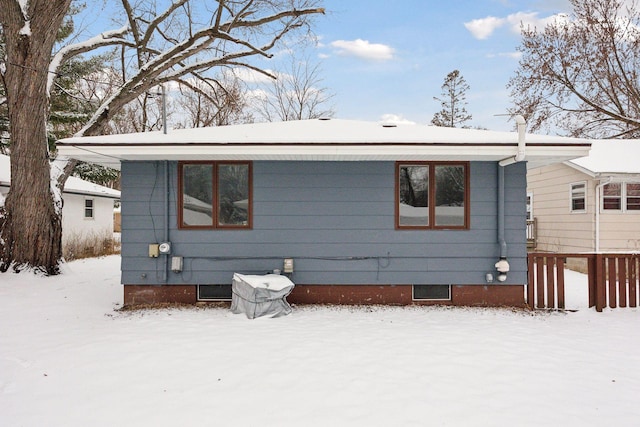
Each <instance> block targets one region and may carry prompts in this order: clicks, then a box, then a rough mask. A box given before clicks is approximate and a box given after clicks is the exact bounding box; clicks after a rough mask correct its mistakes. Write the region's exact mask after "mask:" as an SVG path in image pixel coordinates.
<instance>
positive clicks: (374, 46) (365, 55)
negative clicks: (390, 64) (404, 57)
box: [330, 39, 395, 61]
mask: <svg viewBox="0 0 640 427" xmlns="http://www.w3.org/2000/svg"><path fill="white" fill-rule="evenodd" d="M330 45H331V47H333V48H335V49H336V53H337V54H338V55H342V56H355V57H358V58H362V59H372V60H377V61H387V60H390V59H392V58H393V54H394V52H395V50H394V49H393V48H392V47H391V46H387V45H385V44H379V43H369V41H368V40H362V39H356V40H336V41H334V42H331V43H330Z"/></svg>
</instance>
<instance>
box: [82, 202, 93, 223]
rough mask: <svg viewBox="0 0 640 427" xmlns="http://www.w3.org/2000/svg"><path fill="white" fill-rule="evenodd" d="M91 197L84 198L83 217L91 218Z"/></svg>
mask: <svg viewBox="0 0 640 427" xmlns="http://www.w3.org/2000/svg"><path fill="white" fill-rule="evenodd" d="M93 214H94V212H93V199H84V217H85V219H93V218H94V216H93Z"/></svg>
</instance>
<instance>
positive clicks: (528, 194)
mask: <svg viewBox="0 0 640 427" xmlns="http://www.w3.org/2000/svg"><path fill="white" fill-rule="evenodd" d="M527 199H529V203H528V204H527V205H528V206H529V212H525V216H528V217H529V218H528V221H533V191H527Z"/></svg>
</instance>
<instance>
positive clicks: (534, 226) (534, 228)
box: [527, 218, 538, 250]
mask: <svg viewBox="0 0 640 427" xmlns="http://www.w3.org/2000/svg"><path fill="white" fill-rule="evenodd" d="M537 237H538V220H537V219H536V218H533V219H528V220H527V249H530V250H535V249H536V247H537Z"/></svg>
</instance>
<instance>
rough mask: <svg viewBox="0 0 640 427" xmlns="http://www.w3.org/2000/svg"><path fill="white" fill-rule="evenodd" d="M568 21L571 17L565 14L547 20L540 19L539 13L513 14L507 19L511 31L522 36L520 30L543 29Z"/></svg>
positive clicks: (548, 17) (549, 17) (552, 16)
mask: <svg viewBox="0 0 640 427" xmlns="http://www.w3.org/2000/svg"><path fill="white" fill-rule="evenodd" d="M568 19H569V16H568V15H567V14H564V13H560V14H557V15H551V16H547V17H546V18H539V17H538V13H537V12H531V13H525V12H518V13H514V14H511V15H509V16H507V18H506V20H507V22H508V23H509V25H510V26H511V31H512V32H514V33H516V34H520V30H521V28H522V27H524V28H531V29H534V28H537V29H543V28H544V27H546V26H547V25H549V24H553V23H556V22H567V21H568Z"/></svg>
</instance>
